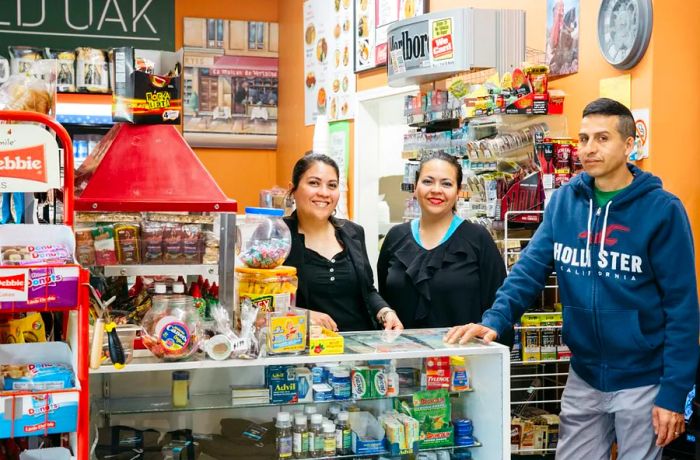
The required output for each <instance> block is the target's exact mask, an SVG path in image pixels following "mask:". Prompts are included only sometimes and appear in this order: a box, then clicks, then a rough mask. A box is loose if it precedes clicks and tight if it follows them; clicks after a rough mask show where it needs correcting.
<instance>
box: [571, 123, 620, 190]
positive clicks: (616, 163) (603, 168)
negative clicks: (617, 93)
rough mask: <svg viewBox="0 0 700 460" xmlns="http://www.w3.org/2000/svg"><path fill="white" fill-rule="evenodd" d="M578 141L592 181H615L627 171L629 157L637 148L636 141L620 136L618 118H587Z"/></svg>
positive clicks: (580, 152)
mask: <svg viewBox="0 0 700 460" xmlns="http://www.w3.org/2000/svg"><path fill="white" fill-rule="evenodd" d="M578 137H579V146H578V155H579V158H580V160H581V164H582V165H583V169H584V170H585V171H586V172H587V173H588V174H589V175H591V176H592V177H594V178H596V179H605V178H607V177H614V176H615V175H616V174H618V173H619V172H620V171H621V170H623V169H626V168H627V166H626V164H627V157H628V156H629V154H630V153H631V152H632V149H633V147H634V139H633V138H632V137H627V138H625V137H623V135H622V134H621V133H620V131H619V117H618V116H615V115H612V116H609V115H588V116H586V117H583V120H581V129H580V131H579V135H578Z"/></svg>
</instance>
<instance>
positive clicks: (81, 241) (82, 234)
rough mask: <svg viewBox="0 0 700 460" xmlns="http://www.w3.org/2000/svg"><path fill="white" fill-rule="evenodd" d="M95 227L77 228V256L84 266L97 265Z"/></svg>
mask: <svg viewBox="0 0 700 460" xmlns="http://www.w3.org/2000/svg"><path fill="white" fill-rule="evenodd" d="M93 230H94V227H93V228H78V229H76V230H75V258H76V259H78V263H79V264H80V265H83V266H90V265H95V238H94V236H93V234H92V232H93Z"/></svg>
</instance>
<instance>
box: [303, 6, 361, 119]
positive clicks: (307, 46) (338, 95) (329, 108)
mask: <svg viewBox="0 0 700 460" xmlns="http://www.w3.org/2000/svg"><path fill="white" fill-rule="evenodd" d="M351 7H352V4H351V0H332V1H328V0H306V1H305V2H304V76H305V78H304V122H305V124H306V125H307V126H308V125H312V124H314V123H315V122H316V116H317V115H318V114H326V115H327V116H328V121H331V122H332V121H338V120H350V119H352V118H353V117H354V113H353V110H354V108H353V103H352V101H353V98H354V95H355V73H354V71H353V60H352V56H353V55H354V49H353V38H352V37H353V27H352V21H353V14H352V8H351Z"/></svg>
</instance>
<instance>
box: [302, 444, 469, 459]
mask: <svg viewBox="0 0 700 460" xmlns="http://www.w3.org/2000/svg"><path fill="white" fill-rule="evenodd" d="M482 446H483V444H481V443H480V442H478V441H476V442H474V444H472V445H469V446H449V447H431V448H427V449H420V450H419V452H441V451H446V452H464V451H465V450H467V449H473V448H475V447H482ZM385 455H386V456H391V453H390V452H382V453H379V454H373V455H359V454H349V455H334V456H332V457H313V460H341V459H354V458H375V457H377V456H385ZM407 455H409V456H412V455H415V454H404V455H398V456H396V455H394V456H392V458H395V457H405V456H407ZM302 460H312V459H311V457H309V458H306V459H302Z"/></svg>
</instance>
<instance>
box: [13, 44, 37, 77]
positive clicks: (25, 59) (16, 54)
mask: <svg viewBox="0 0 700 460" xmlns="http://www.w3.org/2000/svg"><path fill="white" fill-rule="evenodd" d="M8 50H9V52H10V74H11V75H18V74H25V73H27V72H28V71H29V70H30V69H31V67H32V65H34V62H35V61H38V60H39V59H41V58H42V52H41V49H39V48H32V47H31V46H9V47H8Z"/></svg>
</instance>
